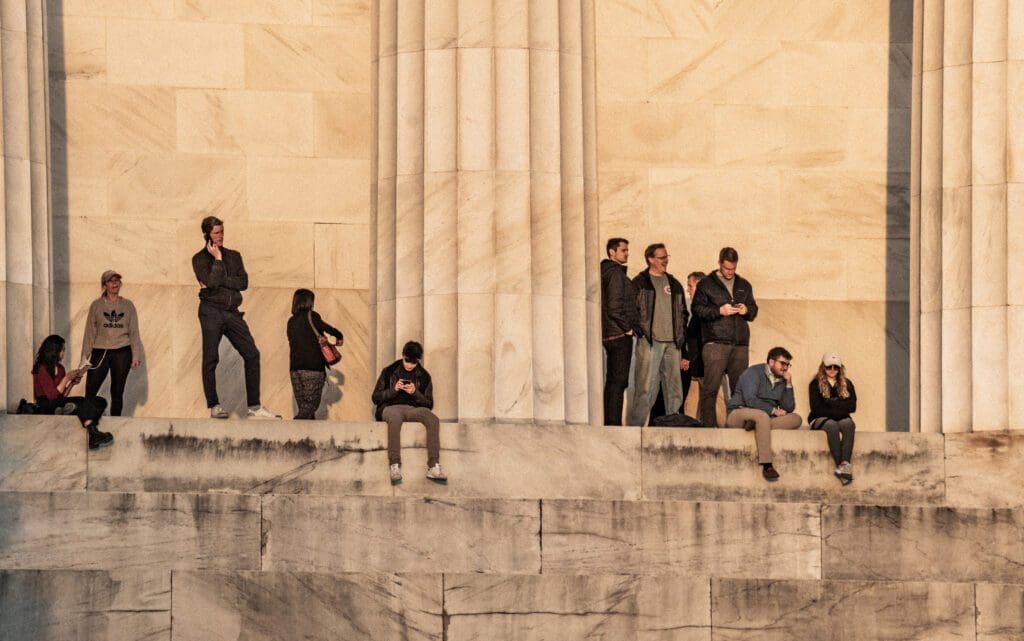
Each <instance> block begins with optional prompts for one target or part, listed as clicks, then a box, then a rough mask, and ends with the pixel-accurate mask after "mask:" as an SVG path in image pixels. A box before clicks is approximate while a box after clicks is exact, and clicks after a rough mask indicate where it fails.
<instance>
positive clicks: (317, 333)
mask: <svg viewBox="0 0 1024 641" xmlns="http://www.w3.org/2000/svg"><path fill="white" fill-rule="evenodd" d="M306 320H308V321H309V328H310V329H311V330H313V333H314V334H316V339H317V340H320V337H321V334H320V332H318V331H317V330H316V325H314V324H313V310H309V311H308V312H306Z"/></svg>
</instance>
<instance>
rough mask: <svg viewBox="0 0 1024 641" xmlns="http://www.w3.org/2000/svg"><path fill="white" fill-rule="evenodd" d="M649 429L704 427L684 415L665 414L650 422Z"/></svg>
mask: <svg viewBox="0 0 1024 641" xmlns="http://www.w3.org/2000/svg"><path fill="white" fill-rule="evenodd" d="M651 427H704V426H703V425H701V424H700V421H698V420H697V419H695V418H693V417H692V416H688V415H686V414H679V413H676V414H666V415H665V416H658V417H656V418H655V419H654V420H652V421H651Z"/></svg>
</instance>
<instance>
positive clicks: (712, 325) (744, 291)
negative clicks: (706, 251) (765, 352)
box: [691, 270, 757, 345]
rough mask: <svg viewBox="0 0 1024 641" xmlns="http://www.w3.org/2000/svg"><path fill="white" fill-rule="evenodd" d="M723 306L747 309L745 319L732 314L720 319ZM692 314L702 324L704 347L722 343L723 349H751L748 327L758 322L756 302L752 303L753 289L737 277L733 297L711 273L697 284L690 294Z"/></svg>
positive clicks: (714, 272) (744, 280)
mask: <svg viewBox="0 0 1024 641" xmlns="http://www.w3.org/2000/svg"><path fill="white" fill-rule="evenodd" d="M726 303H728V304H730V305H738V304H740V303H743V304H744V305H746V306H747V313H746V314H744V315H742V316H741V315H739V314H734V315H732V316H722V314H721V312H719V311H718V310H719V308H720V307H721V306H722V305H725V304H726ZM691 307H692V308H693V314H694V316H696V317H697V318H699V319H700V321H701V332H702V334H703V338H704V343H705V344H706V343H724V344H726V345H750V327H749V326H748V323H750V322H752V321H753V320H754V319H755V318H757V301H756V300H754V288H753V287H751V286H750V283H749V282H748V281H747V279H745V278H743V277H742V276H740V275H739V274H736V276H735V277H734V281H733V285H732V296H730V295H729V290H728V289H726V288H725V285H723V284H722V281H720V280H719V279H718V275H717V273H716V271H714V270H712V272H711V273H710V274H708V275H707V276H705V277H704V278H702V279H701V280H700V282H699V283H697V291H695V292H694V293H693V303H692V305H691Z"/></svg>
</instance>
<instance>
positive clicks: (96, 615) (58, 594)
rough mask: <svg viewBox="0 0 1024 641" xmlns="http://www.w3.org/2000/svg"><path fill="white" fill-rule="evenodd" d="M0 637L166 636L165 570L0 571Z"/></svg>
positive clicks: (82, 640)
mask: <svg viewBox="0 0 1024 641" xmlns="http://www.w3.org/2000/svg"><path fill="white" fill-rule="evenodd" d="M0 613H2V615H0V639H11V640H12V641H13V640H15V639H32V640H33V641H49V640H51V639H52V640H53V641H58V640H64V639H75V640H76V641H143V640H145V641H156V640H163V639H170V636H171V573H170V572H167V571H165V572H161V571H155V570H148V571H147V570H142V571H135V570H128V571H115V572H105V571H103V570H83V571H74V570H55V571H37V570H4V571H0Z"/></svg>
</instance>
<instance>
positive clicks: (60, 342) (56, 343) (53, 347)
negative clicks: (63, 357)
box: [32, 334, 64, 374]
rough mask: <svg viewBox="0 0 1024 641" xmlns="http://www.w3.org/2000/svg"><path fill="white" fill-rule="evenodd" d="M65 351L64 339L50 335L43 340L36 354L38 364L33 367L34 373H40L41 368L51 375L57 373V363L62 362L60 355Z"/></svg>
mask: <svg viewBox="0 0 1024 641" xmlns="http://www.w3.org/2000/svg"><path fill="white" fill-rule="evenodd" d="M62 351H64V339H63V338H61V337H60V336H58V335H56V334H50V335H49V336H47V337H46V338H44V339H43V344H42V345H40V346H39V351H38V352H36V362H35V364H34V365H32V373H33V374H35V373H36V372H38V371H39V368H40V366H41V367H43V368H45V369H46V371H48V372H50V374H56V373H57V363H59V362H60V353H61V352H62Z"/></svg>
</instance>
